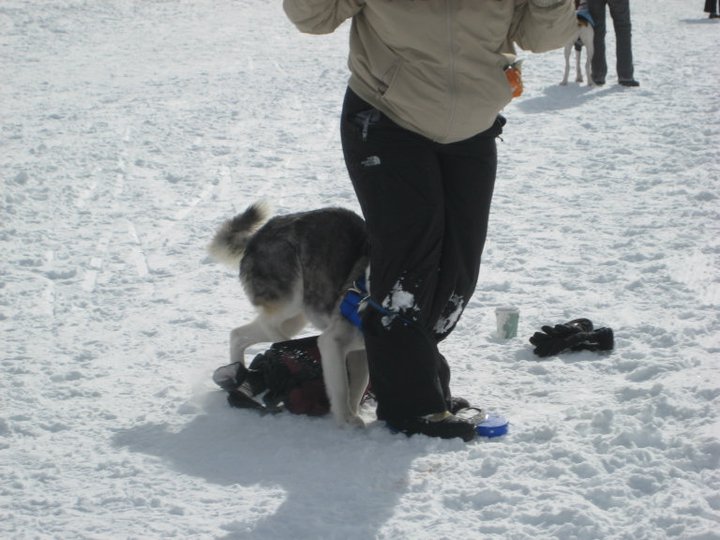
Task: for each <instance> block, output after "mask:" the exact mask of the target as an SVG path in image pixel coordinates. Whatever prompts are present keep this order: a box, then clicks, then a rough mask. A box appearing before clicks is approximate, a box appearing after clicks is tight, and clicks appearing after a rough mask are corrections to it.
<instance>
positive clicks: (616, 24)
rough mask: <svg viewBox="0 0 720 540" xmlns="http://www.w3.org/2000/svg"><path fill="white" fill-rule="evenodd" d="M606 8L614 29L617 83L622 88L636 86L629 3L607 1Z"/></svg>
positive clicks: (613, 0)
mask: <svg viewBox="0 0 720 540" xmlns="http://www.w3.org/2000/svg"><path fill="white" fill-rule="evenodd" d="M608 6H609V7H610V16H611V17H612V20H613V28H614V29H615V55H616V59H617V61H616V69H617V76H618V82H619V83H620V84H622V85H624V86H638V85H637V81H635V78H634V67H633V54H632V23H631V20H630V2H629V0H609V2H608Z"/></svg>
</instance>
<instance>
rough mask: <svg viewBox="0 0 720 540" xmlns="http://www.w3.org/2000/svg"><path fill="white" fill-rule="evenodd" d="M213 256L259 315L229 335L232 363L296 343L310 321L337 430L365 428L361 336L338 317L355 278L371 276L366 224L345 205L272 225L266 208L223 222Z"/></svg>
mask: <svg viewBox="0 0 720 540" xmlns="http://www.w3.org/2000/svg"><path fill="white" fill-rule="evenodd" d="M208 251H209V252H210V254H211V255H212V256H213V257H214V258H215V259H217V260H219V261H221V262H224V263H227V264H229V265H230V266H231V267H233V268H238V265H239V268H240V281H241V283H242V285H243V288H244V290H245V294H246V295H247V297H248V299H249V300H250V302H251V303H252V304H253V306H255V308H256V309H257V311H258V315H257V317H256V318H255V320H253V321H252V322H251V323H249V324H246V325H244V326H239V327H237V328H235V329H233V330H232V331H231V332H230V361H231V362H241V363H243V365H244V363H245V362H244V355H245V349H247V348H248V347H249V346H251V345H253V344H256V343H262V342H278V341H285V340H288V339H291V338H292V337H294V336H295V335H297V334H298V333H299V332H300V331H301V330H302V329H303V328H305V326H306V325H307V324H308V322H309V323H311V324H312V325H313V326H315V327H316V328H318V329H319V330H320V331H321V334H320V336H319V337H318V348H319V349H320V356H321V361H322V368H323V377H324V380H325V386H326V389H327V392H328V397H329V399H330V408H331V411H332V414H333V416H334V418H335V420H336V422H337V423H338V424H339V425H344V424H352V425H363V421H362V420H361V418H360V416H359V414H358V412H359V407H360V400H361V399H362V396H363V393H364V391H365V388H366V387H367V383H368V367H367V359H366V357H365V350H364V346H363V340H362V335H361V333H360V331H359V330H358V329H357V328H356V327H355V326H353V325H352V324H351V323H350V322H349V321H348V320H347V319H346V318H345V317H344V316H343V315H342V314H341V312H340V307H339V306H340V302H341V301H342V299H343V297H344V295H345V293H346V291H347V290H348V289H349V288H350V287H351V286H352V283H353V281H354V280H356V279H357V278H358V277H360V276H361V275H363V274H364V273H365V272H366V269H367V265H368V257H367V233H366V230H365V222H364V221H363V219H362V218H361V217H360V216H358V215H357V214H355V213H354V212H351V211H350V210H346V209H343V208H322V209H318V210H312V211H308V212H300V213H295V214H287V215H280V216H275V217H273V218H271V219H269V220H268V216H267V210H266V209H265V207H264V205H262V204H253V205H252V206H250V207H248V208H247V209H246V210H245V211H244V212H243V213H241V214H238V215H237V216H235V217H234V218H232V219H229V220H227V221H225V222H224V223H223V224H222V225H221V226H220V228H219V229H218V231H217V232H216V234H215V236H214V238H213V240H212V242H211V243H210V245H209V246H208Z"/></svg>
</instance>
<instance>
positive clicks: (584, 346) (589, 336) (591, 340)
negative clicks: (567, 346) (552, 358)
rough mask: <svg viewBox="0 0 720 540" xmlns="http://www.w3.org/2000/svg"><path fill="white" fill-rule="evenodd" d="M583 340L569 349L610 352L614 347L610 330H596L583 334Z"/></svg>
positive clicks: (613, 339)
mask: <svg viewBox="0 0 720 540" xmlns="http://www.w3.org/2000/svg"><path fill="white" fill-rule="evenodd" d="M580 335H582V338H583V340H582V341H580V342H578V343H576V344H575V345H573V346H572V347H571V349H572V350H573V351H582V350H585V351H611V350H612V349H613V347H614V346H615V338H614V336H613V331H612V328H598V329H597V330H595V331H593V332H585V333H581V334H578V336H580Z"/></svg>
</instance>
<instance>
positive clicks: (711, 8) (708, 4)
mask: <svg viewBox="0 0 720 540" xmlns="http://www.w3.org/2000/svg"><path fill="white" fill-rule="evenodd" d="M718 3H720V0H705V13H709V14H710V15H709V17H710V18H711V19H717V18H720V15H718Z"/></svg>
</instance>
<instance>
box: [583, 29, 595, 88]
mask: <svg viewBox="0 0 720 540" xmlns="http://www.w3.org/2000/svg"><path fill="white" fill-rule="evenodd" d="M594 54H595V49H594V46H593V42H592V40H590V42H589V43H588V44H587V45H585V75H587V81H588V86H595V83H594V82H593V80H592V77H591V76H590V73H591V65H592V58H593V55H594Z"/></svg>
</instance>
